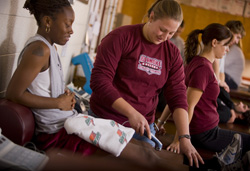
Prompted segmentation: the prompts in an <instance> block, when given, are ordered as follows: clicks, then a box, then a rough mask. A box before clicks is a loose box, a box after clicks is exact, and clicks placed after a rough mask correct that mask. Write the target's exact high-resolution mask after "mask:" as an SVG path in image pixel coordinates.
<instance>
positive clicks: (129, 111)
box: [112, 98, 151, 139]
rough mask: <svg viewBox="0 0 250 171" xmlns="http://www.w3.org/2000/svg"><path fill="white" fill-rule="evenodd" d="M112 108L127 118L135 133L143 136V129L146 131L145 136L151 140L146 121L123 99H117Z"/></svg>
mask: <svg viewBox="0 0 250 171" xmlns="http://www.w3.org/2000/svg"><path fill="white" fill-rule="evenodd" d="M112 107H113V108H114V109H115V110H117V111H118V112H119V113H121V114H122V115H124V116H126V117H127V118H128V120H129V123H130V125H131V127H132V128H134V129H135V131H136V132H137V133H140V134H141V135H143V134H144V129H146V132H147V135H149V139H151V132H150V128H149V125H148V121H147V120H146V119H145V117H144V116H143V115H142V114H141V113H139V112H138V111H137V110H135V108H133V107H132V106H131V105H130V104H129V103H128V102H126V101H125V100H124V99H123V98H118V99H117V100H116V101H115V102H114V103H113V104H112Z"/></svg>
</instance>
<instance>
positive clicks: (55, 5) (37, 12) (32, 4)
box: [23, 0, 71, 26]
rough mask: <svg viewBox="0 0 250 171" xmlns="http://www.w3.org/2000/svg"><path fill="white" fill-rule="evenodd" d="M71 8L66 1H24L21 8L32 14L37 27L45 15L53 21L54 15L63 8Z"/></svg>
mask: <svg viewBox="0 0 250 171" xmlns="http://www.w3.org/2000/svg"><path fill="white" fill-rule="evenodd" d="M66 6H71V5H70V3H69V1H68V0H26V2H25V3H24V6H23V8H26V9H28V10H29V11H30V14H34V16H35V19H36V21H37V25H38V26H40V24H41V22H40V20H41V18H42V17H43V16H45V15H47V16H50V17H51V18H52V19H55V15H54V14H56V13H58V12H61V11H62V8H63V7H66Z"/></svg>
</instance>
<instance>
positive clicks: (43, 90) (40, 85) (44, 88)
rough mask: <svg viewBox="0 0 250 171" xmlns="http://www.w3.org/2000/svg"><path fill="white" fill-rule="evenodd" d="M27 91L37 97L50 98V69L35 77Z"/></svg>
mask: <svg viewBox="0 0 250 171" xmlns="http://www.w3.org/2000/svg"><path fill="white" fill-rule="evenodd" d="M29 90H30V91H31V92H32V93H33V94H36V95H39V96H43V97H51V84H50V68H48V69H47V70H46V71H43V72H40V73H39V74H38V75H37V77H36V78H35V79H34V80H33V82H32V84H31V85H30V86H29Z"/></svg>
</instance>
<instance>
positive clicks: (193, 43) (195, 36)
mask: <svg viewBox="0 0 250 171" xmlns="http://www.w3.org/2000/svg"><path fill="white" fill-rule="evenodd" d="M203 32H204V31H203V30H199V29H196V30H193V31H192V32H191V33H189V35H188V37H187V40H186V43H185V52H184V53H185V62H186V64H188V63H189V62H190V61H191V60H192V59H193V57H194V56H196V55H197V51H198V46H199V45H200V43H199V34H200V33H201V34H202V33H203Z"/></svg>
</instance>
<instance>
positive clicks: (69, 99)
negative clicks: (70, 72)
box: [58, 90, 76, 110]
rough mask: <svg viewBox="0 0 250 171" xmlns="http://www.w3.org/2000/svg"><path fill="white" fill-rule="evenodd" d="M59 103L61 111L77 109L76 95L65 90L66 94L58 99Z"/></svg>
mask: <svg viewBox="0 0 250 171" xmlns="http://www.w3.org/2000/svg"><path fill="white" fill-rule="evenodd" d="M58 100H59V103H58V108H59V109H60V110H73V109H74V107H75V103H76V100H75V93H73V92H71V91H69V90H65V93H64V94H61V95H60V96H59V97H58Z"/></svg>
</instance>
